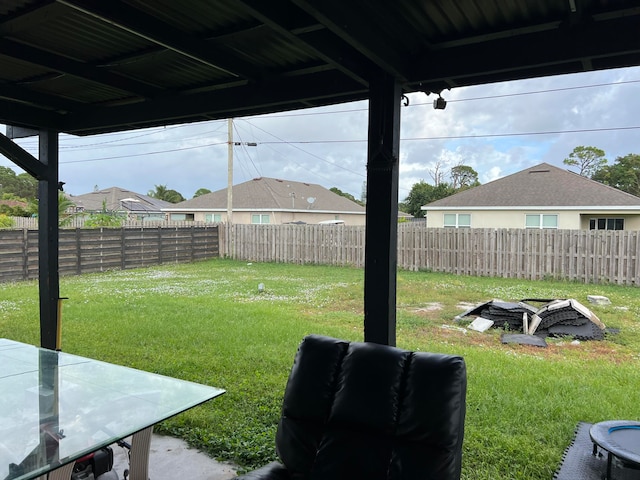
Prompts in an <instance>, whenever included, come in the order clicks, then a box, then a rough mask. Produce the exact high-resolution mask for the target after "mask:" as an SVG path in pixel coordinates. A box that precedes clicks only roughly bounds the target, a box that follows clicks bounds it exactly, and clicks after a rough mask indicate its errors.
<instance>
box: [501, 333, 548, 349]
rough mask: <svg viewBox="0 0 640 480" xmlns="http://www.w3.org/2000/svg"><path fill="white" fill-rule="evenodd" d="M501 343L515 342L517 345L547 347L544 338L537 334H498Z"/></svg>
mask: <svg viewBox="0 0 640 480" xmlns="http://www.w3.org/2000/svg"><path fill="white" fill-rule="evenodd" d="M500 341H501V342H502V343H517V344H518V345H531V346H533V347H543V348H546V347H547V342H546V341H545V339H544V338H542V337H540V336H538V335H525V334H524V333H503V334H502V335H501V336H500Z"/></svg>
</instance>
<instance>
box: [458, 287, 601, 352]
mask: <svg viewBox="0 0 640 480" xmlns="http://www.w3.org/2000/svg"><path fill="white" fill-rule="evenodd" d="M527 302H529V303H527ZM531 302H535V303H543V305H542V306H541V307H539V308H536V307H535V306H533V305H531V304H530V303H531ZM469 316H475V317H476V319H475V320H474V321H473V322H471V324H470V325H469V328H471V329H473V330H478V331H485V330H487V329H489V328H491V327H493V328H500V329H504V330H510V331H517V332H521V333H522V335H525V336H533V335H535V336H536V337H538V339H531V338H529V339H528V341H526V342H520V341H519V340H525V339H523V338H521V337H520V336H513V335H512V336H510V337H507V339H512V340H518V341H517V343H529V344H538V345H541V343H542V344H544V345H541V346H546V342H544V338H546V337H572V338H574V339H576V340H602V339H604V335H605V330H606V327H605V325H604V324H603V323H602V322H601V321H600V319H599V318H598V317H597V316H596V315H595V314H594V313H593V312H592V311H591V310H589V309H588V308H587V307H585V306H584V305H582V304H581V303H580V302H578V301H577V300H574V299H573V298H569V299H554V300H542V299H525V300H521V301H519V302H503V301H500V300H492V301H490V302H486V303H483V304H481V305H478V306H476V307H473V308H471V309H470V310H467V311H466V312H464V313H462V314H460V315H458V316H457V317H456V319H457V320H462V319H463V318H464V317H469ZM540 340H542V342H540ZM503 342H504V338H503ZM505 343H510V342H505Z"/></svg>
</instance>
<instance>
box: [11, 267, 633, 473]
mask: <svg viewBox="0 0 640 480" xmlns="http://www.w3.org/2000/svg"><path fill="white" fill-rule="evenodd" d="M259 283H264V285H265V291H264V292H262V293H260V292H258V284H259ZM60 293H61V296H63V297H69V300H67V301H66V302H65V304H64V310H63V326H62V331H63V340H62V348H63V350H64V351H66V352H69V353H75V354H79V355H85V356H90V357H94V358H98V359H101V360H105V361H109V362H113V363H118V364H122V365H128V366H132V367H135V368H140V369H143V370H147V371H152V372H156V373H160V374H164V375H170V376H173V377H178V378H183V379H187V380H192V381H196V382H200V383H206V384H210V385H214V386H217V387H222V388H225V389H226V390H227V394H225V395H224V396H222V397H220V398H218V399H215V400H213V401H211V402H208V403H206V404H204V405H202V406H199V407H197V408H194V409H192V410H190V411H188V412H185V413H183V414H181V415H179V416H177V417H174V418H173V419H171V420H169V421H167V422H164V423H163V424H162V425H160V426H159V427H157V428H156V431H160V432H164V433H170V434H173V435H177V436H180V437H183V438H185V439H187V440H188V441H189V442H190V443H191V444H192V445H194V446H197V447H199V448H201V449H203V450H205V451H207V452H209V453H210V454H211V455H212V456H214V457H217V458H220V459H227V460H231V461H234V462H236V463H238V464H239V465H241V466H243V467H246V468H251V467H254V466H257V465H261V464H263V463H265V462H267V461H269V460H271V459H274V458H275V450H274V437H275V428H276V423H277V420H278V417H279V413H280V404H281V398H282V394H283V390H284V387H285V383H286V379H287V376H288V373H289V369H290V367H291V364H292V361H293V357H294V354H295V351H296V348H297V345H298V343H299V342H300V340H301V339H302V337H303V336H304V335H306V334H309V333H319V334H325V335H332V336H337V337H341V338H345V339H350V340H362V339H363V325H362V318H363V271H362V270H361V269H354V268H337V267H322V266H294V265H285V264H258V263H253V264H247V263H243V262H235V261H230V260H212V261H206V262H201V263H195V264H188V265H170V266H160V267H155V268H149V269H139V270H127V271H115V272H109V273H104V274H95V275H84V276H81V277H63V278H62V279H61V292H60ZM588 294H598V295H605V296H607V297H609V298H610V299H611V301H612V305H609V306H590V308H591V309H592V310H593V311H594V312H595V313H596V314H597V315H598V316H599V317H600V319H601V320H602V321H603V322H604V323H605V324H606V325H607V326H609V327H614V328H619V329H620V333H619V334H617V335H612V336H610V337H608V338H607V339H606V340H604V341H599V342H597V341H591V342H581V343H580V344H578V345H574V344H572V343H571V342H570V341H566V340H564V341H563V340H550V341H549V348H547V349H541V348H537V347H526V346H520V345H503V344H501V343H500V332H499V331H497V330H491V331H489V332H487V333H484V334H481V333H477V332H473V331H466V332H463V331H461V330H459V329H456V328H447V327H452V326H459V325H458V324H456V323H455V322H454V321H453V318H454V317H455V316H456V315H457V314H459V313H460V312H462V311H463V310H464V309H465V308H464V307H463V306H462V305H461V304H462V302H470V303H480V302H485V301H488V300H491V299H494V298H499V299H501V300H505V301H515V300H520V299H522V298H575V299H577V300H578V301H580V302H582V303H583V304H585V305H588V303H587V300H586V296H587V295H588ZM397 304H398V320H397V321H398V325H397V331H398V334H397V335H398V338H397V344H398V346H399V347H403V348H409V349H419V350H425V351H432V352H443V353H456V354H461V355H463V356H464V357H465V360H466V362H467V369H468V395H467V420H466V424H465V443H464V459H463V478H465V479H474V480H482V479H486V480H494V479H497V478H500V479H531V480H533V479H536V480H538V479H539V480H542V479H544V480H548V479H550V478H551V476H552V474H553V472H554V471H555V469H556V467H557V465H558V463H559V461H560V458H561V455H562V452H563V451H564V449H565V448H566V446H567V445H568V443H569V442H570V440H571V438H572V434H573V430H574V428H575V426H576V424H577V422H578V421H586V422H598V421H602V420H609V419H632V420H639V419H640V402H639V401H638V395H637V393H636V392H637V389H638V385H639V384H640V368H638V367H639V365H638V363H639V358H640V356H639V352H640V333H639V329H638V318H639V314H640V291H639V290H638V289H637V288H631V287H619V286H610V285H604V286H603V285H581V284H577V283H563V282H551V281H538V282H532V281H522V280H507V279H494V278H477V277H461V276H455V275H445V274H435V273H428V272H404V271H403V272H399V273H398V299H397ZM38 315H39V314H38V290H37V284H36V283H35V282H22V283H13V284H0V337H4V338H10V339H13V340H18V341H23V342H27V343H32V344H38V343H39V330H38V329H39V325H38Z"/></svg>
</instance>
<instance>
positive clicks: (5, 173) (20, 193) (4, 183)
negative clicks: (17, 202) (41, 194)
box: [0, 167, 38, 200]
mask: <svg viewBox="0 0 640 480" xmlns="http://www.w3.org/2000/svg"><path fill="white" fill-rule="evenodd" d="M5 193H11V194H13V195H15V196H17V197H19V198H22V199H25V200H31V199H35V198H36V197H37V193H38V181H37V180H36V179H35V178H33V177H32V176H31V175H29V174H28V173H21V174H19V175H16V172H14V171H13V170H12V169H11V168H9V167H0V194H5Z"/></svg>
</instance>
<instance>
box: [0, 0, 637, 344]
mask: <svg viewBox="0 0 640 480" xmlns="http://www.w3.org/2000/svg"><path fill="white" fill-rule="evenodd" d="M639 31H640V7H639V6H638V5H637V2H636V1H634V0H460V1H445V0H420V1H417V0H396V1H375V2H373V1H365V0H350V1H343V0H270V1H268V2H266V1H264V0H215V1H208V2H204V1H201V0H110V1H108V2H107V1H102V0H6V1H3V2H2V3H1V4H0V122H2V123H5V124H7V125H10V126H12V127H19V128H10V129H8V135H7V136H4V135H1V136H0V153H2V154H4V155H5V156H7V157H8V158H10V159H11V160H12V161H13V162H15V163H16V164H17V165H18V166H20V167H21V168H23V169H24V170H26V171H27V172H29V173H30V174H32V175H33V176H34V177H36V178H37V179H38V180H39V184H40V194H39V198H40V207H39V208H40V227H39V228H40V296H41V298H40V302H41V303H40V312H41V325H42V334H41V341H42V345H43V346H46V347H49V348H54V347H55V334H56V333H55V332H56V330H57V325H58V319H57V315H58V314H57V302H58V296H59V284H58V276H57V275H58V274H57V249H58V240H57V208H56V202H57V187H58V144H57V142H58V140H57V139H58V133H60V132H65V133H69V134H74V135H92V134H98V133H107V132H115V131H122V130H130V129H135V128H143V127H150V126H157V125H169V124H178V123H188V122H198V121H205V120H213V119H222V118H230V117H240V116H245V115H255V114H260V113H270V112H277V111H287V110H294V109H301V108H307V107H313V106H321V105H331V104H337V103H342V102H349V101H355V100H362V99H368V100H369V147H368V161H367V199H368V204H367V241H366V261H365V319H364V328H365V330H364V331H365V340H367V341H375V342H379V343H389V344H394V343H395V269H396V261H395V255H396V233H397V231H396V222H397V190H398V161H399V160H398V158H399V130H400V128H399V126H400V109H399V107H400V103H401V97H402V95H403V94H405V93H408V92H416V91H423V92H425V93H436V94H437V93H439V92H441V91H443V90H446V89H450V88H455V87H459V86H465V85H478V84H485V83H490V82H501V81H507V80H514V79H523V78H530V77H538V76H546V75H558V74H565V73H575V72H585V71H590V70H599V69H608V68H617V67H626V66H635V65H640V35H638V32H639ZM25 129H26V130H25ZM28 134H37V135H39V136H40V153H39V158H37V159H36V158H34V157H32V156H31V155H30V154H28V153H27V152H26V151H24V150H22V149H21V148H20V147H19V146H18V145H16V144H15V143H14V142H13V141H12V140H11V139H12V138H16V137H18V136H21V135H28ZM131 161H135V160H134V159H132V160H131Z"/></svg>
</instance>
